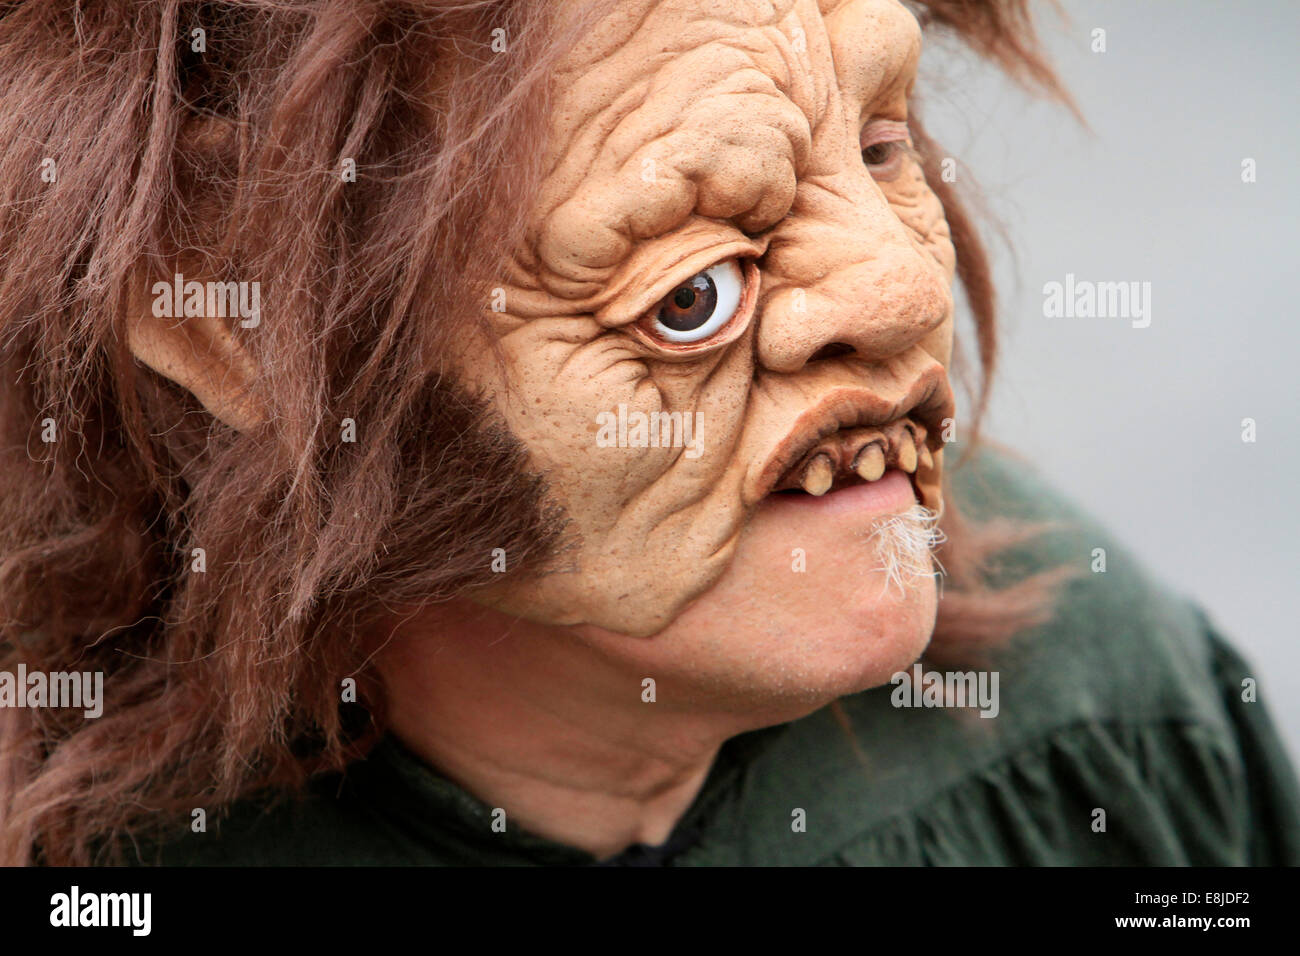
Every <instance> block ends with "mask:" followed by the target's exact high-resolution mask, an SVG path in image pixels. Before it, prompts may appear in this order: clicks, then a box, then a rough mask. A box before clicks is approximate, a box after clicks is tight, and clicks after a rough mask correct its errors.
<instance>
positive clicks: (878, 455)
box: [853, 442, 885, 481]
mask: <svg viewBox="0 0 1300 956" xmlns="http://www.w3.org/2000/svg"><path fill="white" fill-rule="evenodd" d="M853 470H854V471H856V472H857V473H858V477H860V478H861V479H862V480H863V481H876V480H877V479H879V478H880V476H881V475H883V474H884V473H885V452H884V450H883V449H882V448H881V447H880V443H879V442H872V443H871V444H870V445H867V446H866V447H865V448H863V449H862V450H861V451H860V452H858V457H857V458H855V459H854V460H853Z"/></svg>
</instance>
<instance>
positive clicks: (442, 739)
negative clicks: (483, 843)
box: [377, 602, 754, 859]
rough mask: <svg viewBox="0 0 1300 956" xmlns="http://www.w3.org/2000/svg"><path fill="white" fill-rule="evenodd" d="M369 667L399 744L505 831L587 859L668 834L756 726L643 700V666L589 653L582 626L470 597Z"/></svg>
mask: <svg viewBox="0 0 1300 956" xmlns="http://www.w3.org/2000/svg"><path fill="white" fill-rule="evenodd" d="M628 640H634V639H633V638H628ZM377 663H378V666H379V671H380V674H381V676H382V678H383V680H384V684H385V688H386V692H387V695H388V704H389V723H390V728H391V730H392V732H393V733H394V735H395V736H397V737H398V739H400V740H401V741H402V742H403V743H404V744H405V745H406V746H407V747H408V748H410V749H411V750H412V751H413V752H414V753H416V754H417V755H419V756H420V757H421V758H422V759H424V760H425V761H426V762H428V763H429V764H431V765H432V766H434V767H437V768H438V770H439V771H441V772H442V773H444V774H445V775H447V776H448V777H449V778H451V779H452V780H454V781H455V782H456V783H457V784H459V785H460V786H462V787H464V788H465V789H466V790H468V791H469V792H470V793H473V794H474V795H475V796H476V797H478V798H479V799H480V800H482V801H484V802H485V803H487V804H488V805H489V806H492V807H501V808H503V809H504V810H505V811H506V820H507V825H508V826H511V827H515V826H519V827H522V828H523V829H526V830H529V831H531V832H532V833H535V834H537V835H539V836H542V837H546V838H548V839H552V840H555V841H558V842H560V843H564V844H567V845H569V846H574V847H578V848H580V849H583V850H586V851H588V852H589V853H591V854H593V855H594V856H595V857H596V858H597V859H605V858H608V857H610V856H613V855H615V854H617V853H619V852H620V851H622V850H624V849H626V848H627V847H628V846H630V845H632V844H635V843H645V844H651V845H653V844H658V843H662V842H663V841H664V840H666V839H667V838H668V836H669V835H670V834H671V833H672V830H673V827H674V826H675V825H676V824H677V822H678V820H680V819H681V817H682V815H683V814H684V813H685V812H686V810H687V809H688V808H689V807H690V805H691V803H692V802H693V801H694V799H695V797H696V795H697V794H698V793H699V791H700V788H701V787H702V786H703V784H704V781H705V778H706V777H707V776H708V773H709V769H710V767H711V766H712V764H713V761H714V758H715V757H716V756H717V753H718V750H719V748H720V747H721V746H722V744H723V742H724V741H726V740H727V739H728V738H729V737H732V736H735V735H736V734H737V733H740V732H742V731H745V730H748V729H751V727H752V726H754V725H753V724H751V723H749V722H743V721H740V720H739V719H738V716H737V714H736V713H734V712H731V713H727V712H719V713H709V712H700V711H699V710H695V709H691V710H685V709H682V708H681V707H680V706H676V707H675V706H673V705H672V704H671V703H663V702H659V701H655V702H647V701H646V700H644V699H643V695H644V690H643V686H642V680H643V679H644V677H645V676H647V675H644V674H640V673H634V672H633V670H632V667H633V665H629V664H627V663H626V662H624V661H615V660H611V659H610V658H609V656H608V655H602V654H600V653H598V652H597V651H596V650H594V649H593V646H592V645H591V643H589V642H588V641H585V640H584V638H583V634H582V629H581V628H560V627H550V626H546V625H540V624H534V623H531V622H527V621H523V620H520V619H517V618H512V617H507V616H505V615H502V614H500V613H498V612H495V611H490V610H487V609H484V608H481V607H478V606H477V605H473V604H469V603H467V602H453V603H452V604H448V605H443V606H441V607H440V608H439V609H437V611H436V612H432V613H430V612H425V613H423V614H422V615H421V616H420V617H418V618H414V619H411V620H409V621H407V622H405V623H403V624H402V625H400V626H399V627H398V628H397V629H396V630H395V631H394V634H393V637H392V639H391V640H390V641H389V642H388V643H387V644H386V645H385V646H384V648H383V649H382V650H381V651H380V652H379V655H378V657H377ZM674 696H681V695H674Z"/></svg>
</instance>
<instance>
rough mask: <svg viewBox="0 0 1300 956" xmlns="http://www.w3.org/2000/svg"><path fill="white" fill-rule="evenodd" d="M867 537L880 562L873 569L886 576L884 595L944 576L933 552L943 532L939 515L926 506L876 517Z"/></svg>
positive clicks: (941, 542)
mask: <svg viewBox="0 0 1300 956" xmlns="http://www.w3.org/2000/svg"><path fill="white" fill-rule="evenodd" d="M866 536H867V540H868V542H869V543H870V544H871V547H872V550H873V552H874V553H875V556H876V559H877V560H878V561H879V562H880V566H879V567H876V568H874V569H873V570H876V571H883V572H884V573H885V591H886V593H888V591H889V589H890V587H892V586H893V585H895V584H897V585H898V588H899V590H900V591H903V592H905V591H906V590H907V586H908V585H909V584H911V583H912V582H913V581H915V580H916V579H917V578H919V577H927V576H929V575H932V574H935V573H939V574H942V573H943V565H942V564H940V563H939V559H938V558H937V557H936V556H935V550H936V549H937V548H938V547H939V545H941V544H943V542H944V540H945V538H944V533H943V531H941V530H940V528H939V515H938V513H937V512H935V511H932V510H930V509H929V508H927V507H925V505H921V504H916V505H912V507H910V508H908V509H907V510H906V511H901V512H898V513H896V514H891V515H884V516H882V517H880V518H877V519H876V520H875V521H874V522H872V525H871V530H870V531H868V532H867V535H866Z"/></svg>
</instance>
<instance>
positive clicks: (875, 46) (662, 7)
mask: <svg viewBox="0 0 1300 956" xmlns="http://www.w3.org/2000/svg"><path fill="white" fill-rule="evenodd" d="M588 7H589V3H588V0H560V3H559V8H560V10H561V11H562V13H561V15H562V16H572V15H581V14H582V13H583V12H584V11H586V10H587V8H588ZM920 47H921V30H920V26H919V25H918V24H917V21H916V18H915V17H914V16H913V15H912V13H911V12H910V11H909V10H908V9H907V8H906V7H905V6H903V4H902V3H901V2H899V0H820V2H818V0H772V2H767V0H619V2H618V3H616V4H614V6H613V9H612V10H611V11H610V12H608V13H607V14H606V15H605V16H603V17H601V18H599V19H597V20H595V21H594V22H592V23H590V24H589V26H588V29H587V30H586V34H585V36H584V37H583V39H582V41H581V42H580V43H579V45H577V46H576V47H575V48H574V49H573V50H572V51H570V53H569V54H568V55H566V56H565V58H564V59H563V61H562V62H561V65H560V67H559V70H558V76H557V78H558V79H559V81H560V83H559V88H560V89H561V90H565V91H567V93H568V95H567V96H566V97H565V99H566V100H568V101H570V102H569V104H568V105H569V106H570V107H571V108H572V107H573V106H574V105H575V103H576V101H579V100H587V101H608V100H609V99H611V98H616V97H617V96H618V94H620V93H625V92H626V91H627V90H628V88H629V86H632V85H635V84H636V81H637V78H644V77H648V76H653V75H654V74H655V73H657V72H659V70H660V68H661V67H662V66H663V65H664V64H665V62H666V61H668V60H672V59H675V58H680V57H682V56H684V55H686V54H689V53H691V52H693V51H697V50H700V49H702V48H703V49H711V50H712V51H713V52H715V53H718V52H722V50H724V49H730V50H734V51H735V52H736V53H741V54H746V55H747V56H748V58H749V59H750V61H751V63H752V65H753V67H754V68H756V69H759V70H762V71H763V72H764V73H766V74H767V75H768V76H769V77H770V78H771V79H772V80H773V81H774V82H775V83H776V84H777V85H778V86H779V87H781V88H784V89H789V90H791V91H792V92H793V91H796V90H797V89H798V88H799V87H800V85H801V84H814V85H816V84H817V83H818V82H820V83H823V84H824V83H827V82H830V81H831V80H832V79H833V80H834V81H835V82H836V83H837V85H838V86H839V88H840V89H841V90H842V91H843V92H844V93H846V94H847V95H858V96H868V95H872V94H874V93H875V92H877V91H878V89H879V87H880V85H881V84H882V83H883V82H885V81H887V80H888V79H889V78H891V77H893V76H895V75H897V74H899V73H906V72H908V70H909V69H910V68H914V67H915V63H916V60H917V58H918V56H919V54H920ZM708 72H710V73H711V72H714V71H708ZM707 76H708V73H706V74H705V75H701V76H700V77H699V80H700V82H701V84H703V83H705V82H706V81H707ZM642 89H643V91H644V87H643V88H642ZM572 118H573V119H576V118H577V116H573V117H572Z"/></svg>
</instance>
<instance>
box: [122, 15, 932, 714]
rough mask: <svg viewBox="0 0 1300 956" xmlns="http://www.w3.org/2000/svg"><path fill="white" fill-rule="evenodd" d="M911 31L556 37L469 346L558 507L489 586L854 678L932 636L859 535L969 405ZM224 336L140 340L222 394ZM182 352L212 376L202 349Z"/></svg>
mask: <svg viewBox="0 0 1300 956" xmlns="http://www.w3.org/2000/svg"><path fill="white" fill-rule="evenodd" d="M582 9H583V4H580V3H576V2H574V3H567V4H565V5H564V6H563V7H562V8H561V13H560V15H561V16H568V15H574V14H576V13H578V12H580V11H581V10H582ZM920 44H921V31H920V28H919V26H918V24H917V22H916V20H915V18H914V17H913V15H912V14H911V13H910V12H908V11H907V9H906V8H905V7H903V6H902V4H900V3H899V2H897V0H845V2H834V0H822V2H820V3H818V2H816V0H785V2H780V3H776V4H768V3H750V2H732V3H725V4H721V3H720V4H707V5H704V6H701V5H700V4H697V3H692V2H689V0H634V2H625V3H620V4H617V5H616V6H615V7H613V9H612V12H608V13H606V14H605V15H604V16H603V18H602V19H600V20H599V21H598V22H596V23H595V24H594V25H593V26H592V28H591V29H590V30H589V32H588V33H587V34H586V36H585V39H584V41H583V42H581V43H579V44H577V45H576V46H575V47H574V49H572V50H571V52H569V53H568V54H567V55H566V56H565V58H564V59H563V61H562V62H561V64H560V66H559V68H558V69H557V71H556V75H555V77H554V83H555V89H556V91H557V92H556V100H555V104H554V108H553V109H552V112H551V119H550V139H549V142H548V143H547V144H546V149H547V154H546V168H547V169H548V170H549V173H548V175H547V176H546V178H545V180H544V182H543V184H542V188H541V190H540V191H539V193H538V195H537V198H536V202H535V205H534V207H533V210H532V214H531V216H530V223H531V225H530V227H529V228H528V230H527V233H526V235H525V236H524V237H523V240H524V241H523V242H521V243H520V245H519V247H518V251H517V252H516V254H515V255H513V256H512V257H511V259H510V261H508V262H506V263H504V264H503V268H502V272H501V279H500V282H499V284H498V287H497V288H496V289H495V290H494V292H493V296H492V302H491V305H490V310H491V311H490V324H489V328H490V331H489V332H488V333H486V334H487V336H488V339H487V340H486V341H485V340H484V339H483V338H482V337H481V336H479V335H467V336H465V338H464V341H463V347H462V348H460V349H459V350H458V353H457V355H455V356H454V357H453V362H452V366H453V368H455V370H456V372H457V375H458V377H459V379H460V380H461V381H462V382H463V384H464V385H465V386H467V387H468V388H470V389H472V390H474V391H477V392H479V393H480V394H482V395H484V396H486V397H487V398H488V400H489V401H490V403H491V405H492V406H493V407H494V408H495V410H496V411H497V412H498V413H499V416H500V418H501V419H502V420H503V421H504V423H505V425H506V426H507V427H508V429H509V430H510V432H512V433H513V434H514V435H515V436H516V437H517V438H518V439H520V441H521V442H522V443H523V444H524V446H526V448H527V449H528V452H529V458H530V465H531V467H533V468H534V469H535V470H536V471H537V472H538V473H540V474H541V475H542V476H544V478H545V480H546V482H547V486H548V488H549V493H550V495H551V497H552V498H553V499H554V501H555V502H556V503H558V504H559V505H561V506H562V507H563V509H564V511H565V513H566V514H567V517H568V519H569V525H568V532H569V533H568V538H567V541H566V546H564V547H562V548H561V549H560V551H559V553H558V554H557V555H556V556H555V558H554V560H553V561H552V562H551V565H550V567H548V568H547V569H545V570H544V571H543V573H540V574H535V575H532V576H530V577H528V578H527V579H525V580H520V579H518V578H514V577H512V578H510V579H509V580H508V581H507V582H505V583H503V584H502V585H501V586H499V587H494V586H489V587H487V588H485V589H483V590H481V591H479V592H477V595H476V597H475V598H474V600H475V601H476V602H477V603H478V604H479V605H481V606H486V607H488V608H491V609H493V611H494V612H503V613H505V614H507V615H509V616H512V617H517V618H524V619H526V620H528V621H531V622H534V623H536V624H541V625H562V626H568V627H570V628H573V631H572V633H576V634H579V635H581V636H582V639H583V640H585V641H588V642H591V643H593V644H595V645H597V646H600V647H614V646H617V647H618V649H619V650H618V653H619V654H622V655H627V654H628V653H631V654H633V655H636V654H645V655H647V658H646V663H647V665H649V664H651V663H656V662H657V663H658V664H659V665H663V663H664V661H665V660H670V659H675V660H680V661H684V662H687V664H686V665H684V666H694V665H692V664H690V663H689V662H698V661H700V660H701V657H700V654H701V653H702V652H704V649H703V648H701V647H700V645H699V642H700V641H704V642H706V643H708V644H709V645H710V649H709V650H708V651H707V654H710V655H712V659H715V660H718V661H730V662H732V663H730V664H727V665H726V666H727V668H728V670H729V672H730V671H734V662H735V660H736V659H737V658H738V657H739V656H744V657H748V658H751V659H762V660H764V661H765V662H766V663H765V665H764V666H765V667H767V668H769V669H771V671H772V675H780V680H781V681H785V680H787V679H789V678H790V675H792V674H796V673H797V674H798V675H799V677H798V681H799V682H800V683H801V684H811V685H814V686H821V687H825V685H826V682H827V680H829V679H830V675H832V674H834V675H838V676H837V677H836V678H835V679H834V680H833V681H831V682H832V683H834V684H835V688H836V689H837V690H839V691H843V690H848V689H851V688H857V687H861V686H867V685H868V684H870V683H872V682H874V683H879V682H882V681H883V680H884V679H886V677H887V675H888V674H889V673H890V672H891V671H892V670H893V669H895V668H896V667H897V666H899V665H902V664H905V663H907V662H910V661H911V660H914V659H915V657H916V656H917V655H918V654H919V653H920V651H921V650H922V649H923V648H924V645H925V642H926V641H927V640H928V638H929V635H930V631H931V628H932V625H933V621H934V613H935V606H936V595H935V586H934V582H933V579H932V578H930V577H927V576H920V577H917V578H916V579H914V580H913V581H911V582H910V583H909V585H908V587H906V588H904V589H902V593H901V594H897V593H894V592H895V589H891V588H890V587H889V586H888V585H889V583H890V580H889V576H888V575H887V574H886V573H885V572H884V571H883V570H882V569H880V568H878V567H876V566H875V565H874V564H873V562H872V560H871V553H870V549H869V547H868V545H867V537H868V535H869V534H870V532H871V531H872V529H873V528H874V527H875V526H876V524H877V522H878V520H879V518H880V517H881V516H882V515H887V514H890V513H897V512H899V511H905V510H907V509H909V508H911V507H913V506H914V505H916V504H917V503H918V502H919V503H920V504H921V505H923V506H925V507H926V508H928V509H930V510H931V511H935V512H937V511H939V510H940V508H941V504H942V502H941V492H940V485H941V469H942V457H943V456H942V451H941V449H942V444H943V440H942V436H941V431H942V429H943V424H944V421H945V419H948V418H949V417H950V416H951V415H952V412H953V409H952V394H951V390H950V388H949V385H948V381H947V374H946V366H947V363H948V361H949V357H950V352H951V341H952V312H953V305H952V296H951V291H950V290H951V284H952V280H953V275H954V267H955V256H954V251H953V246H952V243H951V242H950V239H949V232H948V227H947V223H946V221H945V219H944V213H943V209H942V206H941V204H940V202H939V200H938V199H937V197H936V196H935V195H934V193H933V192H932V191H931V190H930V188H929V187H928V186H927V184H926V181H925V178H924V175H923V173H922V170H921V166H920V163H919V162H918V159H917V157H916V155H915V153H914V151H913V150H912V149H911V144H910V141H909V132H908V94H909V91H910V89H911V87H912V85H913V82H914V79H915V73H916V68H917V62H918V58H919V54H920ZM520 148H521V149H523V148H527V144H520ZM190 334H191V335H193V334H194V333H193V332H191V333H190ZM211 338H212V341H211V342H207V343H203V348H201V349H197V350H196V349H195V348H194V345H193V343H192V342H186V343H184V347H183V348H181V349H180V350H179V351H178V349H177V348H175V347H167V346H166V344H165V342H163V341H162V340H157V341H155V342H153V343H152V344H151V341H150V337H149V336H148V335H145V334H143V333H141V332H137V333H136V334H135V335H134V337H133V341H132V346H133V349H134V350H135V351H136V354H137V355H138V356H140V357H141V358H142V359H143V360H144V361H146V362H147V363H148V364H150V365H152V366H153V367H154V368H155V369H157V370H159V371H161V372H163V374H166V375H168V376H169V377H172V378H174V379H176V380H178V381H181V382H182V383H183V384H186V385H187V386H189V387H190V388H191V390H193V391H195V393H196V394H198V395H199V397H200V398H201V399H203V400H204V402H205V404H207V405H208V406H209V408H219V407H221V406H222V402H223V400H222V398H221V392H222V389H223V388H225V387H227V386H226V384H225V383H226V382H228V381H229V380H230V377H231V372H230V370H231V369H232V368H235V367H236V366H237V365H238V363H236V362H234V361H233V360H232V359H230V358H229V356H228V353H229V352H230V351H231V346H230V343H229V339H228V337H226V336H222V335H219V334H218V335H214V336H212V337H211ZM173 346H174V343H173ZM194 351H199V352H205V353H207V354H210V355H217V356H225V357H223V358H221V359H220V361H219V362H218V363H217V364H218V365H219V366H220V369H219V372H220V374H219V375H218V374H215V373H213V372H212V370H211V368H210V367H208V368H198V367H195V368H191V369H189V371H186V368H187V365H186V363H185V362H184V361H183V357H182V358H178V356H179V355H181V353H189V352H194ZM191 364H192V363H191ZM239 374H248V373H247V372H243V373H236V374H235V376H234V377H235V379H237V378H238V376H239ZM226 405H227V406H228V407H227V414H226V415H225V416H224V417H226V419H227V421H232V420H233V422H234V423H235V424H236V425H237V426H239V425H241V424H243V423H244V422H245V421H246V420H247V416H246V412H245V411H244V410H239V409H238V406H237V403H235V402H227V403H226ZM232 409H234V410H232ZM724 618H725V619H726V620H728V621H730V622H731V623H732V625H734V626H733V627H732V629H731V630H732V632H734V634H733V637H734V640H731V639H727V638H725V637H723V636H719V635H720V631H719V628H718V621H719V620H720V619H724ZM814 624H815V626H812V625H814ZM729 633H730V632H729ZM627 635H633V636H638V637H645V636H649V635H657V639H656V641H655V642H653V645H654V647H653V649H650V648H648V647H633V648H632V649H629V645H628V641H627V637H626V636H627ZM691 635H694V636H691ZM700 635H707V636H703V637H701V636H700ZM796 637H798V638H799V639H793V638H796ZM809 642H814V643H815V644H816V646H817V649H816V650H817V652H816V653H810V650H812V648H811V646H810V644H809ZM864 642H876V643H875V644H874V645H873V648H874V650H872V649H870V648H867V647H865V646H864ZM636 643H637V642H633V644H634V645H635V644H636ZM811 661H816V662H819V663H818V665H817V666H818V667H820V668H822V670H823V673H822V675H821V678H818V677H817V676H815V675H812V674H811V673H809V672H808V671H809V668H810V667H811V666H812V664H810V662H811ZM709 672H710V668H708V667H702V668H701V673H704V674H707V673H709ZM772 675H769V676H772ZM846 675H847V676H846ZM731 676H732V677H736V676H746V679H749V678H752V677H753V676H754V675H752V674H750V675H736V674H734V673H732V674H731ZM823 678H824V679H823ZM768 683H771V682H770V681H769V682H768ZM734 686H735V687H737V688H740V687H743V686H746V681H745V680H741V681H739V682H737V683H736V684H735V685H734ZM748 686H753V684H752V682H751V683H750V684H749V685H748Z"/></svg>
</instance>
